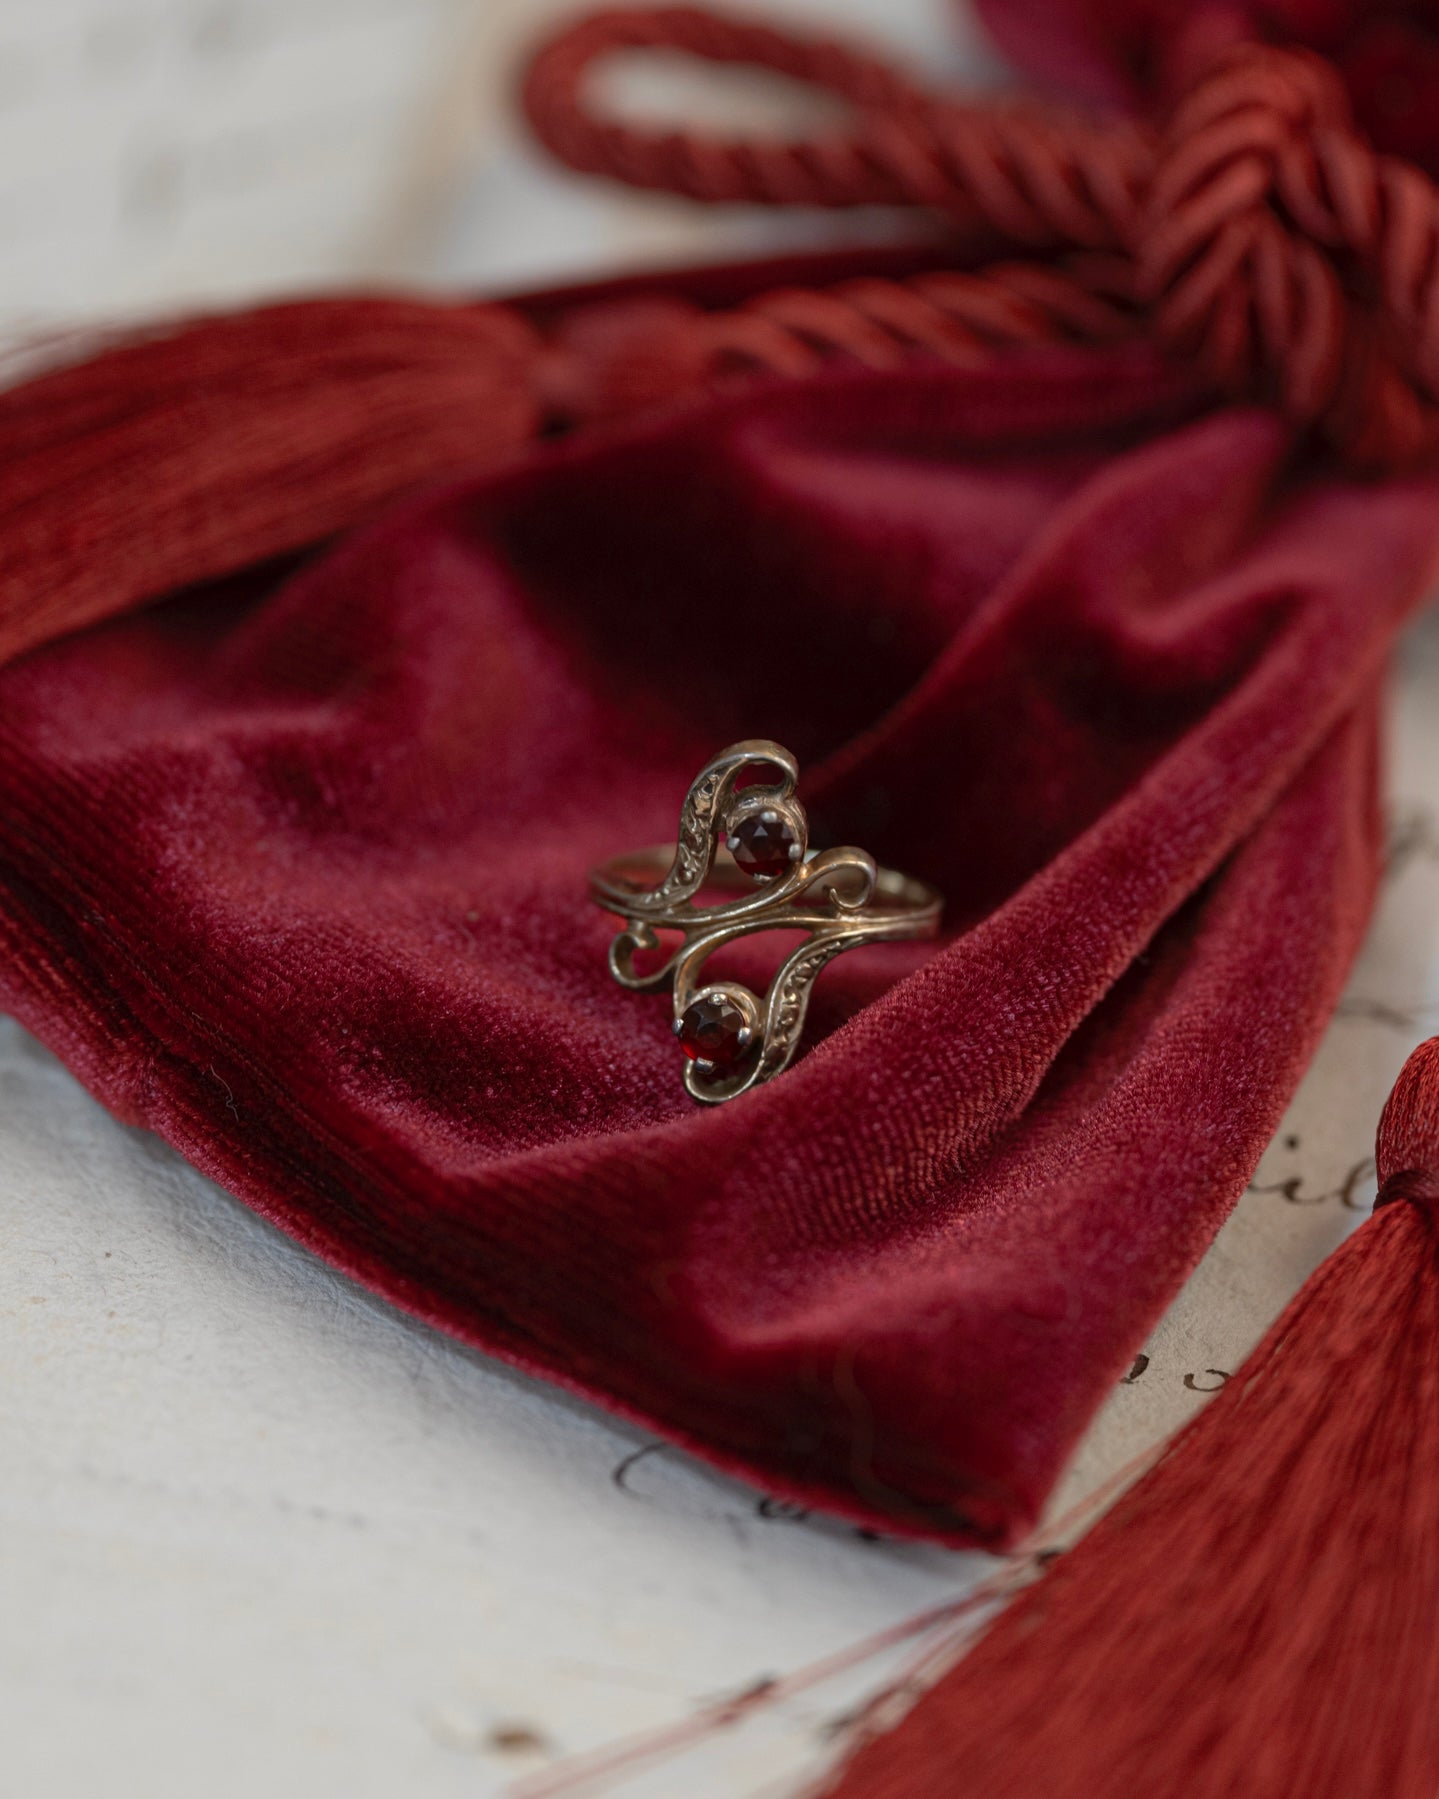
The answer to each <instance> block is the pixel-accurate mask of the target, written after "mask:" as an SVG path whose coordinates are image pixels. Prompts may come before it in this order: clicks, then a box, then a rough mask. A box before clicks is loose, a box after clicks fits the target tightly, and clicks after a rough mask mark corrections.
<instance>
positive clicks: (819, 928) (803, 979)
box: [590, 738, 942, 1105]
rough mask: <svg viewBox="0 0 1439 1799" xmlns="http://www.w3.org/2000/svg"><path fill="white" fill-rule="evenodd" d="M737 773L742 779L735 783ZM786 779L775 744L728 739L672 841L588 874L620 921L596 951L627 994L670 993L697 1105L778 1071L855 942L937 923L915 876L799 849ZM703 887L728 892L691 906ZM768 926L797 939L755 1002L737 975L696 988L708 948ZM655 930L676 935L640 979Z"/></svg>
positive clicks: (845, 852)
mask: <svg viewBox="0 0 1439 1799" xmlns="http://www.w3.org/2000/svg"><path fill="white" fill-rule="evenodd" d="M759 773H768V774H770V775H773V774H776V773H777V774H778V775H779V780H778V781H773V780H772V779H771V780H763V779H760V778H758V774H759ZM742 777H756V778H753V779H747V781H746V785H745V786H743V787H740V785H739V782H740V780H741V778H742ZM798 785H799V767H798V764H797V763H796V762H795V759H794V757H793V756H791V755H790V753H789V751H788V750H786V749H782V748H781V747H780V745H779V744H777V743H770V742H768V741H767V740H766V739H764V738H751V739H747V740H746V741H745V742H744V743H736V744H734V745H732V746H731V747H730V748H729V749H727V750H723V751H722V752H721V753H720V754H719V755H718V756H716V757H715V758H714V760H713V761H712V762H710V763H708V764H707V765H706V766H705V767H704V768H703V769H701V770H700V773H699V774H698V775H697V776H696V778H695V781H694V784H693V785H692V786H691V788H690V790H689V793H688V795H687V796H686V799H685V803H684V808H683V810H682V811H681V813H680V825H679V840H678V842H677V843H676V844H674V845H673V846H672V847H671V846H665V847H662V848H657V849H648V850H638V851H635V852H633V853H632V854H630V855H626V856H616V857H615V858H614V859H613V860H611V861H609V862H605V863H602V864H601V866H600V867H598V868H596V869H593V870H592V871H591V873H590V897H591V898H592V899H593V900H594V902H595V903H596V905H598V906H601V907H602V908H603V909H604V910H605V911H606V912H612V913H614V914H616V915H617V916H618V917H620V918H622V919H623V920H624V921H625V923H624V928H623V930H621V931H620V933H619V934H618V936H616V938H615V939H614V941H613V943H611V945H610V956H609V963H610V973H611V974H612V975H613V976H614V978H615V979H616V980H617V981H618V982H619V984H620V985H621V986H622V987H627V988H628V989H629V990H630V991H631V992H634V993H648V992H653V991H655V990H656V989H658V988H661V987H665V986H670V985H672V987H673V995H674V1002H673V1003H674V1032H675V1035H676V1037H678V1039H679V1043H680V1048H681V1049H682V1050H683V1051H684V1053H685V1055H686V1057H687V1058H688V1062H687V1064H686V1067H685V1075H684V1079H685V1087H686V1089H687V1090H688V1092H689V1093H690V1095H691V1097H692V1098H694V1099H697V1100H702V1101H704V1102H705V1103H706V1104H710V1105H716V1104H718V1103H719V1102H720V1101H722V1100H726V1099H734V1098H735V1097H736V1095H738V1094H740V1093H744V1092H747V1091H748V1089H749V1088H751V1087H757V1086H759V1085H760V1083H761V1082H763V1081H770V1080H773V1079H774V1077H775V1076H776V1075H777V1074H780V1073H782V1072H783V1071H784V1070H785V1069H786V1068H787V1067H788V1066H789V1064H790V1062H791V1061H792V1060H793V1057H794V1054H795V1051H796V1049H797V1048H798V1047H799V1040H800V1036H801V1034H802V1032H803V1030H804V1020H805V1013H806V1011H807V1010H808V1008H809V996H810V991H811V989H812V988H813V986H814V983H815V980H816V978H817V976H818V975H819V972H820V970H821V969H822V968H823V967H824V966H825V964H826V963H827V962H830V961H832V960H833V959H834V958H835V957H836V956H838V955H841V954H843V952H844V951H845V950H847V949H857V948H858V947H859V946H860V945H861V944H865V943H889V942H894V941H896V940H900V939H905V938H916V937H932V936H934V934H935V932H936V931H937V930H938V929H939V914H940V907H941V904H942V901H941V900H940V896H939V894H938V893H936V892H935V890H934V888H932V887H929V886H926V885H925V883H924V882H923V881H916V880H912V879H911V878H910V877H909V876H908V875H903V874H898V873H896V872H895V871H894V870H893V869H890V868H879V867H877V866H876V865H875V861H874V858H873V857H872V856H869V855H866V853H865V852H864V851H863V850H860V849H852V848H843V849H832V850H821V851H818V852H816V851H813V850H811V849H810V848H809V825H808V821H807V819H806V817H805V812H804V808H803V806H801V805H800V803H799V800H798V798H797V796H796V789H797V788H798ZM716 888H718V889H720V890H722V892H723V893H724V894H726V895H733V896H734V897H732V898H729V897H726V898H718V899H713V901H712V903H709V904H700V903H697V902H698V897H699V895H700V892H701V889H709V890H711V892H713V890H714V889H716ZM772 930H784V931H795V930H799V931H803V932H804V933H805V940H804V942H803V943H801V944H800V946H799V947H798V948H797V949H795V950H792V951H791V952H790V954H789V955H787V956H786V957H785V959H784V961H783V962H781V963H780V965H779V968H778V970H777V971H776V973H775V976H774V979H773V980H772V981H771V982H770V986H769V991H768V992H767V993H766V994H765V996H764V998H763V999H762V1000H761V999H759V998H757V997H756V995H754V994H753V993H751V992H750V991H749V989H748V988H747V987H744V986H741V985H740V984H739V982H737V981H719V982H709V983H707V982H706V981H705V980H704V974H703V971H704V964H705V963H706V962H707V961H708V959H709V958H710V956H712V955H713V954H714V952H715V951H716V950H718V949H720V948H721V947H722V946H723V945H725V944H727V943H732V942H734V941H735V939H736V938H739V937H743V936H748V935H750V934H751V933H753V932H756V931H772ZM660 931H670V932H678V933H679V934H680V936H681V939H682V941H681V943H680V945H679V947H678V948H677V949H676V950H675V951H674V953H673V954H672V955H670V956H669V957H668V959H667V960H665V961H664V962H663V964H662V965H661V966H660V967H658V968H655V969H653V970H651V971H649V972H646V973H642V972H641V971H640V970H639V968H638V967H637V966H636V962H635V958H636V956H638V955H642V954H644V955H651V954H654V953H655V952H657V951H659V950H660V948H661V942H660V938H659V935H658V933H659V932H660Z"/></svg>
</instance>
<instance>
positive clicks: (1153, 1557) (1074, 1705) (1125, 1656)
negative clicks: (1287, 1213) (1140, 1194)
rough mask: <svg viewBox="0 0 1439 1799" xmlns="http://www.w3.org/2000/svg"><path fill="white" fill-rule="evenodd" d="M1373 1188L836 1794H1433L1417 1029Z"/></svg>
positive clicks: (1426, 1149)
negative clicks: (1090, 1521)
mask: <svg viewBox="0 0 1439 1799" xmlns="http://www.w3.org/2000/svg"><path fill="white" fill-rule="evenodd" d="M1376 1160H1377V1162H1378V1167H1379V1174H1380V1179H1381V1182H1382V1188H1381V1199H1382V1201H1384V1202H1387V1201H1390V1200H1397V1199H1401V1198H1402V1199H1406V1200H1409V1201H1412V1202H1414V1203H1411V1204H1406V1205H1389V1204H1386V1205H1385V1209H1383V1210H1381V1211H1379V1212H1378V1214H1377V1216H1376V1217H1375V1218H1374V1219H1373V1220H1372V1221H1371V1222H1370V1223H1368V1224H1366V1225H1365V1226H1364V1227H1363V1228H1362V1229H1361V1230H1359V1231H1358V1232H1356V1233H1355V1235H1354V1236H1353V1237H1351V1238H1350V1239H1349V1241H1348V1242H1347V1243H1346V1244H1345V1245H1344V1246H1343V1248H1341V1249H1340V1250H1338V1251H1337V1252H1336V1253H1335V1254H1334V1255H1333V1256H1331V1257H1330V1258H1329V1260H1328V1261H1327V1262H1326V1263H1325V1264H1324V1265H1323V1266H1322V1267H1321V1268H1320V1269H1319V1271H1318V1272H1317V1273H1316V1274H1315V1275H1314V1276H1313V1277H1312V1278H1311V1279H1310V1281H1309V1282H1308V1283H1307V1284H1306V1286H1305V1287H1304V1288H1303V1290H1302V1291H1301V1292H1300V1293H1299V1295H1298V1297H1297V1298H1296V1299H1295V1300H1294V1301H1293V1303H1292V1304H1291V1305H1290V1306H1289V1308H1288V1309H1287V1310H1286V1311H1285V1313H1284V1315H1283V1316H1282V1317H1281V1318H1280V1319H1279V1321H1278V1322H1277V1323H1276V1324H1275V1325H1274V1326H1273V1328H1272V1329H1271V1330H1270V1331H1269V1333H1268V1335H1267V1336H1266V1337H1265V1338H1264V1341H1263V1342H1262V1343H1261V1344H1260V1345H1259V1347H1258V1349H1256V1350H1255V1352H1254V1354H1253V1355H1252V1356H1251V1357H1250V1358H1249V1360H1248V1361H1247V1362H1246V1363H1245V1365H1244V1367H1243V1368H1242V1369H1241V1370H1240V1371H1239V1373H1238V1374H1237V1375H1235V1376H1234V1378H1233V1379H1232V1380H1230V1381H1228V1382H1227V1383H1226V1384H1225V1386H1224V1387H1223V1388H1222V1389H1221V1390H1220V1392H1219V1393H1218V1395H1217V1396H1216V1397H1215V1398H1214V1399H1213V1400H1212V1401H1211V1402H1210V1403H1209V1405H1208V1407H1207V1408H1206V1410H1205V1411H1204V1412H1202V1413H1201V1414H1200V1416H1199V1417H1198V1418H1197V1419H1196V1420H1195V1422H1194V1423H1193V1424H1191V1425H1190V1426H1189V1427H1188V1428H1187V1429H1186V1430H1184V1431H1182V1432H1181V1433H1180V1434H1179V1436H1178V1437H1177V1438H1176V1439H1175V1440H1174V1442H1173V1443H1172V1444H1171V1445H1170V1446H1169V1448H1168V1450H1167V1451H1166V1452H1165V1454H1164V1456H1163V1458H1162V1459H1161V1460H1160V1461H1159V1463H1158V1464H1157V1465H1156V1466H1155V1467H1154V1468H1153V1469H1152V1470H1151V1472H1150V1473H1148V1474H1147V1475H1145V1476H1144V1477H1143V1478H1142V1479H1140V1480H1139V1481H1138V1482H1136V1484H1135V1485H1134V1486H1133V1487H1132V1488H1131V1489H1130V1491H1129V1492H1128V1493H1127V1494H1126V1495H1125V1496H1124V1497H1123V1498H1122V1499H1121V1500H1120V1501H1119V1502H1118V1504H1117V1505H1116V1506H1115V1507H1114V1509H1113V1510H1112V1511H1111V1512H1110V1513H1109V1514H1108V1515H1107V1516H1106V1517H1105V1518H1104V1519H1103V1520H1102V1521H1101V1522H1100V1523H1099V1524H1098V1525H1097V1526H1096V1527H1095V1529H1094V1530H1093V1531H1091V1532H1090V1534H1089V1535H1088V1536H1087V1537H1086V1538H1085V1539H1084V1540H1083V1541H1082V1542H1081V1543H1080V1544H1079V1546H1078V1547H1077V1548H1076V1549H1075V1550H1074V1551H1072V1552H1071V1554H1069V1555H1068V1556H1066V1557H1064V1558H1062V1559H1061V1560H1060V1561H1059V1562H1058V1563H1057V1564H1055V1566H1054V1567H1053V1568H1052V1569H1051V1570H1050V1572H1049V1573H1048V1574H1047V1575H1046V1576H1045V1578H1044V1579H1043V1580H1042V1581H1041V1582H1039V1583H1038V1584H1037V1585H1036V1586H1034V1587H1032V1588H1030V1589H1029V1590H1028V1591H1027V1592H1025V1593H1023V1594H1022V1595H1021V1596H1020V1597H1019V1598H1017V1599H1015V1600H1014V1601H1012V1602H1011V1604H1010V1605H1009V1606H1008V1607H1007V1608H1006V1609H1005V1611H1004V1612H1002V1613H1001V1614H1000V1616H999V1617H998V1618H997V1620H996V1621H995V1622H994V1624H993V1625H991V1626H990V1628H989V1629H988V1630H987V1631H986V1632H985V1634H984V1636H983V1637H982V1638H981V1639H980V1640H979V1642H978V1644H977V1645H976V1647H975V1648H974V1649H973V1650H971V1652H970V1653H969V1655H967V1656H966V1657H965V1659H964V1660H963V1661H961V1662H960V1663H959V1664H958V1665H957V1666H956V1667H954V1668H953V1669H952V1670H951V1672H950V1673H949V1674H948V1675H946V1676H945V1677H944V1678H943V1679H942V1680H941V1681H940V1682H939V1683H938V1684H937V1685H936V1686H934V1687H933V1688H931V1690H930V1691H929V1692H928V1693H927V1694H926V1695H925V1696H924V1697H923V1698H922V1699H921V1700H920V1701H919V1702H918V1704H917V1705H916V1706H915V1707H914V1709H913V1710H912V1711H911V1712H910V1713H909V1715H908V1716H907V1717H906V1718H905V1719H904V1720H903V1721H902V1722H901V1723H900V1724H899V1726H898V1727H897V1728H895V1729H894V1730H893V1731H891V1732H890V1733H889V1734H888V1735H884V1736H880V1737H878V1738H876V1739H875V1740H873V1741H872V1742H870V1743H868V1744H866V1745H865V1746H864V1747H863V1748H861V1749H860V1751H859V1753H858V1754H857V1756H856V1757H855V1759H854V1760H853V1761H852V1762H851V1764H850V1765H849V1767H848V1768H847V1769H846V1770H845V1771H844V1772H843V1774H842V1775H841V1777H840V1779H839V1781H838V1784H837V1786H836V1787H835V1788H834V1789H833V1792H834V1799H951V1795H952V1794H953V1793H954V1792H955V1791H956V1790H957V1786H956V1782H957V1781H958V1782H959V1785H960V1786H961V1787H962V1790H963V1792H964V1793H965V1795H966V1796H967V1799H1036V1796H1037V1795H1039V1794H1043V1795H1044V1796H1045V1799H1129V1796H1130V1795H1133V1794H1171V1793H1172V1794H1181V1793H1182V1794H1184V1795H1185V1799H1232V1796H1233V1795H1235V1794H1239V1793H1242V1794H1244V1795H1245V1799H1293V1795H1295V1794H1298V1793H1302V1794H1304V1795H1305V1799H1355V1796H1356V1795H1359V1794H1364V1795H1370V1794H1373V1795H1379V1794H1383V1795H1384V1799H1432V1795H1433V1793H1434V1792H1435V1790H1436V1789H1437V1788H1439V1710H1436V1708H1435V1706H1434V1705H1433V1702H1432V1699H1433V1694H1434V1693H1435V1691H1436V1690H1439V1632H1436V1630H1435V1628H1434V1619H1435V1617H1436V1616H1439V1555H1436V1554H1435V1548H1434V1546H1435V1543H1436V1542H1439V1233H1436V1231H1435V1229H1434V1213H1433V1210H1432V1208H1433V1205H1434V1203H1435V1201H1436V1199H1439V1178H1436V1176H1439V1039H1434V1040H1432V1041H1431V1042H1429V1043H1426V1044H1424V1045H1423V1046H1422V1047H1421V1048H1420V1049H1419V1050H1417V1051H1416V1052H1415V1054H1414V1055H1413V1056H1412V1057H1411V1058H1410V1060H1409V1062H1408V1064H1407V1065H1406V1067H1405V1069H1404V1071H1403V1073H1402V1074H1401V1075H1400V1077H1399V1080H1398V1082H1397V1084H1396V1086H1395V1089H1394V1093H1393V1095H1392V1096H1391V1098H1390V1101H1389V1104H1388V1106H1387V1107H1386V1109H1385V1112H1384V1117H1383V1121H1382V1123H1381V1125H1380V1129H1379V1139H1378V1146H1377V1151H1376Z"/></svg>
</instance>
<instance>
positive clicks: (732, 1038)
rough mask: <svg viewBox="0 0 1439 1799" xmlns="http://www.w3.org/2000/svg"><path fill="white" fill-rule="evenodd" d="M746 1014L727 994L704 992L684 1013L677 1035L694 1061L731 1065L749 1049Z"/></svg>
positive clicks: (676, 1028)
mask: <svg viewBox="0 0 1439 1799" xmlns="http://www.w3.org/2000/svg"><path fill="white" fill-rule="evenodd" d="M745 1023H746V1020H745V1015H744V1013H743V1012H742V1011H741V1010H740V1009H739V1007H738V1006H737V1005H736V1004H735V1003H734V1001H733V1000H732V999H729V998H727V997H726V996H725V995H724V994H723V993H706V994H702V995H701V996H700V998H699V999H696V1000H691V1002H690V1003H689V1005H687V1006H686V1007H685V1009H684V1011H683V1012H681V1013H680V1019H679V1023H678V1024H677V1025H676V1026H675V1035H676V1036H677V1037H678V1038H679V1043H680V1048H681V1049H682V1050H683V1051H684V1052H685V1054H686V1055H687V1056H688V1057H689V1059H690V1060H691V1061H692V1062H713V1063H714V1064H715V1065H716V1067H719V1068H728V1067H729V1066H730V1065H731V1063H734V1062H738V1061H739V1059H740V1057H741V1056H742V1055H743V1054H744V1052H745V1050H746V1049H747V1048H748V1044H747V1043H746V1041H745Z"/></svg>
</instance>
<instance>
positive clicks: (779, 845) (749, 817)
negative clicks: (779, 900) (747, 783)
mask: <svg viewBox="0 0 1439 1799" xmlns="http://www.w3.org/2000/svg"><path fill="white" fill-rule="evenodd" d="M725 848H726V849H727V850H728V851H729V853H730V854H731V855H732V856H733V857H734V859H735V861H736V862H738V863H739V865H740V867H741V868H742V869H743V870H744V871H745V873H746V874H747V875H752V876H753V877H754V878H755V880H757V881H775V880H778V879H779V877H780V876H781V875H783V874H788V873H789V869H790V866H791V864H792V863H795V862H798V861H799V857H800V842H799V832H798V831H797V830H796V829H795V828H794V823H793V821H792V820H790V819H788V818H786V817H785V815H784V813H783V812H779V811H776V809H775V808H774V807H773V806H765V807H764V808H763V809H762V810H760V811H758V812H746V813H744V814H743V815H742V816H741V817H739V818H737V819H736V820H735V821H734V823H733V825H732V826H731V827H730V831H729V835H728V836H727V837H726V838H725Z"/></svg>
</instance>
